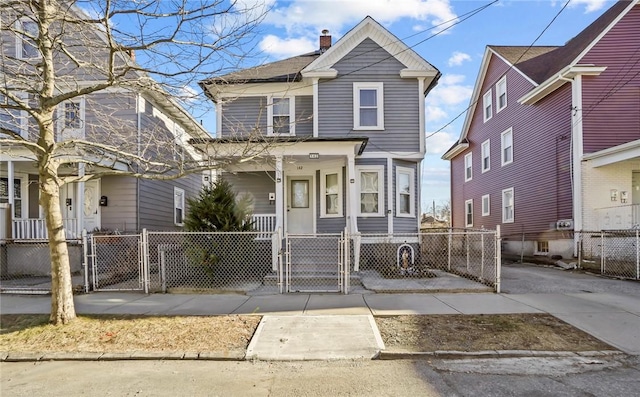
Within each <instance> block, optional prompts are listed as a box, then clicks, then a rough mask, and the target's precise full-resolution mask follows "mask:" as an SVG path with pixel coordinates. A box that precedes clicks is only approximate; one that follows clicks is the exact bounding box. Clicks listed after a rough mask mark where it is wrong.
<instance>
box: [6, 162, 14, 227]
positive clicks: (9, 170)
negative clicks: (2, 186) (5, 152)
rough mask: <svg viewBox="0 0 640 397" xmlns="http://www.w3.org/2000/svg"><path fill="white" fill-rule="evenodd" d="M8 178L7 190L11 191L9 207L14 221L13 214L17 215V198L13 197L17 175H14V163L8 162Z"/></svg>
mask: <svg viewBox="0 0 640 397" xmlns="http://www.w3.org/2000/svg"><path fill="white" fill-rule="evenodd" d="M7 178H8V179H9V181H8V184H9V186H7V188H8V189H9V205H10V206H11V220H13V214H15V210H14V208H13V207H14V206H15V202H14V201H15V197H14V195H13V183H14V182H13V179H14V178H15V175H13V161H11V160H7Z"/></svg>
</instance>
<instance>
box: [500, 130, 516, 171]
mask: <svg viewBox="0 0 640 397" xmlns="http://www.w3.org/2000/svg"><path fill="white" fill-rule="evenodd" d="M507 135H510V136H511V146H510V148H511V160H509V161H505V160H504V157H505V156H504V149H505V136H507ZM500 163H501V164H502V166H503V167H504V166H505V165H509V164H511V163H513V128H512V127H509V128H508V129H507V130H505V131H503V132H502V134H500Z"/></svg>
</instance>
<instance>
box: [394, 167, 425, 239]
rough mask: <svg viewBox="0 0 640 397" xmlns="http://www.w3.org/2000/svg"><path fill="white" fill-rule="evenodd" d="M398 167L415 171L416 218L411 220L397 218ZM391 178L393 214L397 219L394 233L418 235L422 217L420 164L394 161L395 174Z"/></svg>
mask: <svg viewBox="0 0 640 397" xmlns="http://www.w3.org/2000/svg"><path fill="white" fill-rule="evenodd" d="M396 167H404V168H411V169H412V170H413V192H414V193H413V205H414V207H413V208H414V216H413V217H411V218H409V217H404V216H402V217H399V216H397V213H396V197H397V196H396V195H397V192H396V189H397V186H398V185H397V183H396ZM391 178H392V179H393V197H392V198H391V200H392V207H393V213H394V214H395V217H394V218H393V232H394V233H417V232H418V220H417V217H418V216H419V215H420V203H419V201H418V198H419V194H418V193H419V192H418V190H419V189H420V184H419V180H420V175H419V172H418V164H417V163H413V162H410V161H402V160H393V174H392V176H391Z"/></svg>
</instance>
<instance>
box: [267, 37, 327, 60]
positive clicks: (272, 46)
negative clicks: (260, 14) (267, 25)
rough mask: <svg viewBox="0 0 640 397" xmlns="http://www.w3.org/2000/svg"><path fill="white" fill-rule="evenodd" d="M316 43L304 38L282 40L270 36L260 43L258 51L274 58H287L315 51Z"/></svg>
mask: <svg viewBox="0 0 640 397" xmlns="http://www.w3.org/2000/svg"><path fill="white" fill-rule="evenodd" d="M316 47H317V45H316V43H315V42H313V41H311V40H309V39H307V38H306V37H300V38H289V39H282V38H280V37H277V36H274V35H272V34H270V35H267V36H265V37H264V38H263V39H262V41H260V50H261V51H264V52H266V53H267V54H269V55H272V56H274V57H276V58H287V57H291V56H294V55H300V54H304V53H307V52H311V51H313V50H315V49H316Z"/></svg>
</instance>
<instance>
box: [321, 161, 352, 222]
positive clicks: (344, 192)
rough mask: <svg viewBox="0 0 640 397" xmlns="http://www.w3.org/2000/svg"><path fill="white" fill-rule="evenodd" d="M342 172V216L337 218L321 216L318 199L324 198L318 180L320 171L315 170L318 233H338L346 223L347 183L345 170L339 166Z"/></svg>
mask: <svg viewBox="0 0 640 397" xmlns="http://www.w3.org/2000/svg"><path fill="white" fill-rule="evenodd" d="M341 172H342V216H341V217H339V218H321V217H320V215H321V211H320V200H324V197H323V195H322V192H321V191H320V188H321V186H322V183H321V181H320V178H321V174H320V171H316V181H317V188H316V214H317V219H316V231H317V232H318V233H340V232H342V231H343V230H344V228H345V226H346V225H347V218H346V216H345V214H346V209H347V184H346V170H345V168H344V167H342V168H341Z"/></svg>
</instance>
